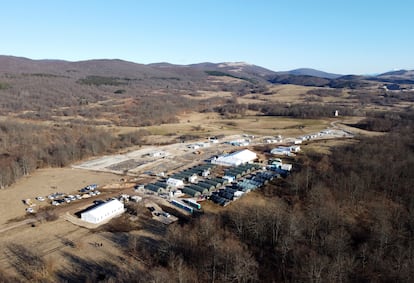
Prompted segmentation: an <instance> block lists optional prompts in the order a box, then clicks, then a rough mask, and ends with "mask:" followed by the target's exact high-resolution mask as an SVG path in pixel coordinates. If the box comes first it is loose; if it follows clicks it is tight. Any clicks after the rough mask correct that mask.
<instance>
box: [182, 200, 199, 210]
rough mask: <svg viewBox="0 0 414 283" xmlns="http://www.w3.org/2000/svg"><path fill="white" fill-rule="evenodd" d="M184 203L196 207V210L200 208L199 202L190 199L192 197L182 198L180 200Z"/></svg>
mask: <svg viewBox="0 0 414 283" xmlns="http://www.w3.org/2000/svg"><path fill="white" fill-rule="evenodd" d="M182 201H183V202H184V203H186V204H188V205H189V206H191V207H193V208H196V209H198V210H200V209H201V204H199V203H198V202H196V201H194V200H192V199H183V200H182Z"/></svg>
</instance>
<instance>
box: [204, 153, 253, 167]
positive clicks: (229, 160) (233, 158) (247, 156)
mask: <svg viewBox="0 0 414 283" xmlns="http://www.w3.org/2000/svg"><path fill="white" fill-rule="evenodd" d="M255 159H257V155H256V153H254V152H253V151H250V150H248V149H243V150H240V151H236V152H233V153H230V154H227V155H222V156H219V157H217V158H216V159H213V160H211V163H213V164H217V165H222V166H239V165H241V164H244V163H249V162H252V161H254V160H255Z"/></svg>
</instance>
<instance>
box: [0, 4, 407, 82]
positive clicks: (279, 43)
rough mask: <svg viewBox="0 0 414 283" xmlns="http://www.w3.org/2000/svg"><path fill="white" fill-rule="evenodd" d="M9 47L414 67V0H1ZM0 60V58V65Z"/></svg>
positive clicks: (27, 51)
mask: <svg viewBox="0 0 414 283" xmlns="http://www.w3.org/2000/svg"><path fill="white" fill-rule="evenodd" d="M0 7H1V10H0V27H1V29H0V30H1V33H0V34H1V37H0V38H1V39H0V54H1V55H14V56H23V57H28V58H32V59H63V60H70V61H78V60H86V59H101V58H118V59H123V60H128V61H133V62H137V63H144V64H147V63H155V62H170V63H174V64H191V63H199V62H230V61H244V62H248V63H251V64H256V65H260V66H263V67H266V68H269V69H272V70H275V71H284V70H290V69H295V68H301V67H309V68H315V69H320V70H323V71H327V72H333V73H342V74H350V73H353V74H368V73H380V72H385V71H389V70H393V69H414V1H412V0H37V1H36V0H0ZM0 68H1V66H0Z"/></svg>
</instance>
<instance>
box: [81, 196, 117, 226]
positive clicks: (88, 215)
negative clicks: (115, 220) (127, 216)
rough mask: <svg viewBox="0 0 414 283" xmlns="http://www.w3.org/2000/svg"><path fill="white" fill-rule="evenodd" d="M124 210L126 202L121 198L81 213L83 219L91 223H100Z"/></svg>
mask: <svg viewBox="0 0 414 283" xmlns="http://www.w3.org/2000/svg"><path fill="white" fill-rule="evenodd" d="M124 211H125V209H124V204H123V203H122V202H120V201H119V200H117V199H114V200H111V201H107V202H104V203H102V204H100V205H98V206H95V207H93V208H91V209H89V210H87V211H85V212H83V213H81V219H82V220H83V221H86V222H89V223H94V224H98V223H100V222H102V221H105V220H107V219H110V218H112V217H114V216H117V215H119V214H122V213H124Z"/></svg>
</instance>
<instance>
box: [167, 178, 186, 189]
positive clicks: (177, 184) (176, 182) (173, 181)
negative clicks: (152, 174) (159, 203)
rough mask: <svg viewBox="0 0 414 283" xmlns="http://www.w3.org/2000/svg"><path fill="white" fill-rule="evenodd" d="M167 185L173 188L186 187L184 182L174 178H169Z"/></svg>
mask: <svg viewBox="0 0 414 283" xmlns="http://www.w3.org/2000/svg"><path fill="white" fill-rule="evenodd" d="M167 185H168V186H171V187H175V188H178V187H183V186H184V182H183V180H179V179H174V178H168V180H167Z"/></svg>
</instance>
